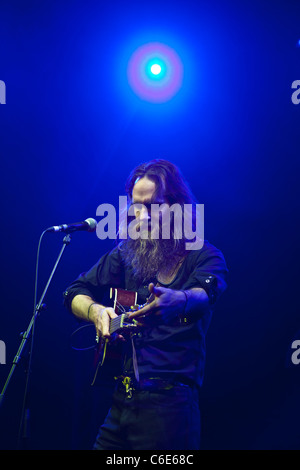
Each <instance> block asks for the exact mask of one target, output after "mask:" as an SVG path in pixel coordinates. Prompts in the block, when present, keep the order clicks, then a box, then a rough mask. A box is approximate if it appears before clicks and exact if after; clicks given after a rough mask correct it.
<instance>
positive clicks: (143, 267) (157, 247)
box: [120, 237, 185, 283]
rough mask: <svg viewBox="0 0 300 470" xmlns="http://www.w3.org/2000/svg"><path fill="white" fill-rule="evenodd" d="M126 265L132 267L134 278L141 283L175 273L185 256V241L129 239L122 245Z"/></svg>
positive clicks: (121, 249) (122, 254) (121, 250)
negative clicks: (159, 275)
mask: <svg viewBox="0 0 300 470" xmlns="http://www.w3.org/2000/svg"><path fill="white" fill-rule="evenodd" d="M120 252H121V256H122V259H123V260H124V262H125V265H126V266H128V267H131V268H132V270H133V275H134V277H135V278H136V279H137V280H138V281H140V282H142V283H143V282H146V281H150V280H153V279H155V278H156V276H157V275H158V273H164V274H169V273H171V272H172V271H174V270H175V269H176V267H177V265H178V263H179V262H180V260H182V258H183V257H184V256H185V243H184V240H182V239H180V240H174V239H173V238H171V239H167V240H165V239H160V238H159V239H151V238H150V237H149V238H147V239H142V238H138V239H137V240H133V239H131V238H128V239H127V240H124V241H123V242H121V244H120Z"/></svg>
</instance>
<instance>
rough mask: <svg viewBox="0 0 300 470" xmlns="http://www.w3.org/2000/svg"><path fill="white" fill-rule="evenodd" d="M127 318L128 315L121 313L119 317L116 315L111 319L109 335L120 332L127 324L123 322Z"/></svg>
mask: <svg viewBox="0 0 300 470" xmlns="http://www.w3.org/2000/svg"><path fill="white" fill-rule="evenodd" d="M128 318H129V315H128V313H122V314H121V315H118V316H117V317H116V318H112V319H111V321H110V327H109V332H110V334H112V333H116V332H117V331H118V330H121V329H122V328H124V327H125V326H127V324H125V321H126V320H127V319H128Z"/></svg>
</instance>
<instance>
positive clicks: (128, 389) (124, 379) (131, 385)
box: [116, 375, 193, 398]
mask: <svg viewBox="0 0 300 470" xmlns="http://www.w3.org/2000/svg"><path fill="white" fill-rule="evenodd" d="M116 379H117V380H118V383H117V389H118V390H123V391H125V393H126V395H127V398H131V397H132V392H133V391H135V390H141V391H143V390H148V391H158V390H171V389H172V388H174V387H178V386H181V387H192V386H193V385H192V384H191V383H183V382H179V381H174V380H166V379H161V378H160V377H153V378H149V379H140V380H139V381H138V382H137V381H136V380H134V379H133V378H132V377H128V376H123V375H122V376H120V377H116Z"/></svg>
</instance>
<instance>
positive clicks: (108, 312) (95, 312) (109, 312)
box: [89, 304, 118, 339]
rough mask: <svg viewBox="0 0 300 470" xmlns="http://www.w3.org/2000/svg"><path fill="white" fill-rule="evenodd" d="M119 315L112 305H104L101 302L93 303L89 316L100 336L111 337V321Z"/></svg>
mask: <svg viewBox="0 0 300 470" xmlns="http://www.w3.org/2000/svg"><path fill="white" fill-rule="evenodd" d="M117 316H118V315H117V314H116V313H115V312H114V309H113V308H111V307H103V306H102V305H100V304H93V305H92V306H91V308H90V313H89V318H90V320H91V321H92V322H93V323H94V325H95V328H96V334H97V336H98V337H99V338H101V337H103V338H106V339H111V335H110V333H109V327H110V321H111V319H112V318H116V317H117Z"/></svg>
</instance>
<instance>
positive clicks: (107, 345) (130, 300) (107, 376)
mask: <svg viewBox="0 0 300 470" xmlns="http://www.w3.org/2000/svg"><path fill="white" fill-rule="evenodd" d="M110 300H111V302H112V306H113V309H114V311H115V313H117V314H118V318H116V319H112V320H111V324H110V333H111V335H112V340H111V341H109V342H108V341H107V340H105V339H101V338H100V340H99V342H98V343H97V344H96V347H95V354H94V367H93V369H94V377H93V381H92V385H99V384H100V383H104V382H109V383H111V382H112V381H113V379H114V377H116V376H119V375H120V374H121V373H122V365H123V364H122V357H123V352H124V351H123V349H124V342H122V341H118V340H117V339H116V337H117V335H118V334H122V335H123V336H124V337H125V339H126V336H127V337H128V335H129V334H130V332H132V330H134V329H135V328H136V326H135V324H134V323H132V322H129V320H128V318H127V313H126V312H127V311H129V310H131V311H132V310H136V309H137V308H138V306H137V304H136V302H137V293H136V292H131V291H127V290H124V289H119V288H114V287H113V288H111V289H110Z"/></svg>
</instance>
